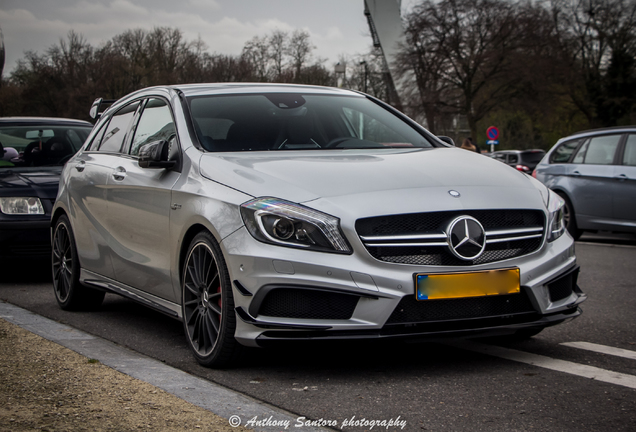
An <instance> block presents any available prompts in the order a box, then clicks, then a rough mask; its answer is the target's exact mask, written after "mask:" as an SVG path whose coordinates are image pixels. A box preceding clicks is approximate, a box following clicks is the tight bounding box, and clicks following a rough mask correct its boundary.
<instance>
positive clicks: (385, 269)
mask: <svg viewBox="0 0 636 432" xmlns="http://www.w3.org/2000/svg"><path fill="white" fill-rule="evenodd" d="M222 247H223V248H224V254H225V257H226V262H227V265H228V270H229V271H230V276H231V278H232V280H233V288H234V302H235V307H236V313H237V317H238V319H237V329H236V334H235V336H236V338H237V339H238V340H239V341H240V342H241V343H242V344H245V345H248V346H261V345H267V344H269V343H270V342H278V341H284V340H325V339H368V338H388V337H392V338H395V337H397V338H400V337H401V338H404V337H409V338H410V337H418V338H420V337H421V338H435V337H450V336H453V337H469V336H470V337H478V336H487V335H503V334H510V333H514V332H515V331H517V330H520V329H523V328H533V327H534V328H537V327H547V326H550V325H555V324H559V323H562V322H565V321H568V320H570V319H573V318H575V317H577V316H579V315H580V314H581V310H580V308H579V307H578V305H579V304H580V303H582V302H583V301H584V300H585V299H586V296H585V294H583V293H582V292H581V290H580V289H579V288H578V286H577V285H576V277H577V275H578V266H577V264H576V258H575V256H574V246H573V241H572V239H571V237H569V236H567V235H564V236H562V237H561V238H560V239H558V240H556V241H555V242H553V243H550V244H548V245H544V246H543V247H542V248H541V250H540V251H538V252H537V253H535V254H532V255H529V256H525V257H520V258H516V259H513V260H508V261H505V262H498V263H490V264H486V265H480V266H472V267H459V268H458V267H453V268H450V267H441V266H415V265H403V264H393V263H385V262H379V261H377V260H375V259H373V258H372V257H370V255H369V254H368V253H366V250H364V248H363V246H361V245H354V253H353V254H352V255H348V256H344V255H335V254H326V253H316V252H309V251H304V250H296V249H289V248H283V247H273V246H269V245H265V244H262V243H259V242H257V241H256V240H254V239H253V238H252V237H251V236H250V235H249V234H248V233H247V232H246V231H245V230H244V229H240V230H238V231H237V232H235V233H234V234H232V235H231V236H229V237H228V238H226V239H225V240H224V241H223V242H222ZM273 253H275V254H276V256H272V254H273ZM506 267H518V268H519V269H520V275H521V287H522V292H521V293H519V294H512V295H501V296H486V297H476V298H470V299H448V300H428V301H424V302H421V301H419V302H418V301H416V300H415V294H414V291H415V286H414V282H413V275H414V274H416V273H423V272H427V273H445V272H456V271H470V270H484V269H497V268H506Z"/></svg>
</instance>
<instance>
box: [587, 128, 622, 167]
mask: <svg viewBox="0 0 636 432" xmlns="http://www.w3.org/2000/svg"><path fill="white" fill-rule="evenodd" d="M620 140H621V135H606V136H600V137H594V138H592V139H591V140H590V144H589V145H588V148H587V151H586V152H585V160H584V162H583V163H584V164H586V165H588V164H593V165H611V164H612V163H614V154H615V153H616V149H617V148H618V143H619V142H620Z"/></svg>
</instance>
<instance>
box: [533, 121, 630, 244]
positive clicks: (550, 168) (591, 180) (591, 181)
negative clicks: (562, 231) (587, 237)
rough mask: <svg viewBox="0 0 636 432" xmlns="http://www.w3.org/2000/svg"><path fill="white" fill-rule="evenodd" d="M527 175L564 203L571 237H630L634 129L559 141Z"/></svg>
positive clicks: (596, 132)
mask: <svg viewBox="0 0 636 432" xmlns="http://www.w3.org/2000/svg"><path fill="white" fill-rule="evenodd" d="M533 176H534V177H535V178H537V179H538V180H540V181H541V182H542V183H544V184H545V185H546V186H548V187H549V188H550V189H552V190H553V191H555V192H556V193H558V194H559V195H560V196H561V197H562V198H563V199H564V200H565V207H564V210H565V220H566V226H567V229H568V231H569V232H570V234H571V235H572V237H574V238H575V239H578V238H579V237H580V236H581V234H582V233H583V232H584V231H597V230H603V231H615V232H631V233H636V126H629V127H617V128H605V129H595V130H590V131H584V132H579V133H577V134H574V135H571V136H568V137H565V138H562V139H560V140H559V141H558V142H557V143H556V144H555V145H554V147H552V149H551V150H550V151H549V152H548V153H547V154H546V156H545V157H544V158H543V159H542V160H541V162H540V163H539V164H538V165H537V167H536V168H535V171H534V172H533Z"/></svg>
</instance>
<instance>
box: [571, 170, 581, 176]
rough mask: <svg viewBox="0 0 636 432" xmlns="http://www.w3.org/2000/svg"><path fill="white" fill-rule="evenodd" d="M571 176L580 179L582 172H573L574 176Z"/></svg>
mask: <svg viewBox="0 0 636 432" xmlns="http://www.w3.org/2000/svg"><path fill="white" fill-rule="evenodd" d="M571 175H572V176H574V177H580V176H581V173H580V172H578V171H572V174H571Z"/></svg>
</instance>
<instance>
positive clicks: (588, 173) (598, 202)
mask: <svg viewBox="0 0 636 432" xmlns="http://www.w3.org/2000/svg"><path fill="white" fill-rule="evenodd" d="M621 137H622V135H621V134H610V135H601V136H595V137H591V138H589V139H587V140H586V141H585V142H584V143H583V145H582V146H581V147H580V148H579V149H578V152H577V153H576V155H575V156H574V159H572V163H571V164H569V165H568V166H567V168H566V173H567V174H566V175H567V176H568V178H569V193H570V199H571V200H572V205H573V206H574V211H575V213H576V220H577V224H578V225H579V227H580V228H586V229H603V228H606V227H607V225H608V224H610V223H611V219H612V218H613V198H612V195H613V194H612V190H613V184H614V183H615V180H614V178H613V177H614V160H615V157H616V154H617V149H618V147H619V143H620V141H621Z"/></svg>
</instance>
